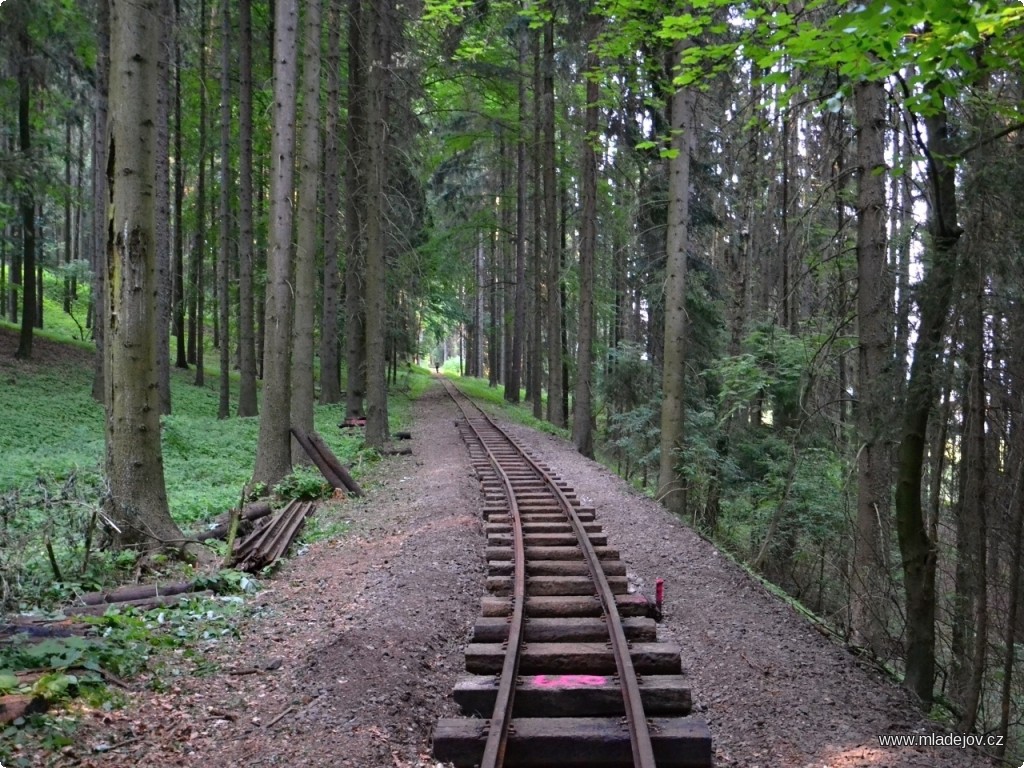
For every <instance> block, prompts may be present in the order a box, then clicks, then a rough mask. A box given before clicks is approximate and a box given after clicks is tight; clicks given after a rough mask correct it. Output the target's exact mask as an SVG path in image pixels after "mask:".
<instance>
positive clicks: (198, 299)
mask: <svg viewBox="0 0 1024 768" xmlns="http://www.w3.org/2000/svg"><path fill="white" fill-rule="evenodd" d="M206 14H207V5H206V0H200V3H199V81H200V82H201V83H202V84H203V85H202V87H201V88H200V89H199V167H198V174H197V175H198V178H197V179H196V207H195V211H196V230H195V239H194V240H193V248H192V258H191V264H190V266H189V273H190V274H189V277H190V282H191V284H192V295H191V301H190V306H189V313H190V315H191V317H190V318H189V330H190V333H189V359H190V360H191V361H192V362H193V363H195V366H196V376H195V385H196V386H197V387H201V386H203V385H204V384H205V383H206V367H205V365H204V361H203V357H204V353H205V343H206V342H205V335H206V285H205V282H206V281H205V279H204V277H205V272H206V258H205V256H206V123H207V120H206V109H207V102H206V48H207V39H208V37H207V34H206Z"/></svg>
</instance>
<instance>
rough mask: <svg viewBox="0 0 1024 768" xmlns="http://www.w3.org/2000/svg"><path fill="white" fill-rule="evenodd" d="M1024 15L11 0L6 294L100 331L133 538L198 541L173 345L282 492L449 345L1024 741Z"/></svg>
mask: <svg viewBox="0 0 1024 768" xmlns="http://www.w3.org/2000/svg"><path fill="white" fill-rule="evenodd" d="M1022 23H1024V4H1022V3H1019V2H1010V1H1009V0H1003V1H997V0H978V1H977V2H971V3H948V2H943V1H942V0H913V1H912V2H900V3H887V2H883V1H881V0H878V1H873V2H864V3H850V2H844V1H843V0H813V1H812V2H806V3H802V2H793V3H776V2H762V1H761V0H755V1H754V2H748V3H727V2H723V1H722V0H691V2H687V3H683V2H679V3H665V2H659V1H656V0H592V1H591V2H560V1H559V0H538V1H537V2H530V1H527V0H520V1H516V2H513V1H512V0H425V2H423V3H420V2H400V1H399V0H392V1H391V2H379V3H378V2H367V1H366V0H345V1H344V2H342V1H341V0H327V1H326V2H323V1H322V0H307V2H302V3H299V2H297V0H276V1H275V2H273V3H267V2H264V0H175V2H173V3H172V2H171V1H170V0H147V2H144V3H136V4H134V5H131V6H129V5H127V4H124V3H123V2H122V0H110V1H109V2H107V0H97V2H93V3H77V2H69V1H63V0H37V1H34V2H30V0H7V2H5V3H3V6H2V8H0V25H2V26H0V28H2V29H3V34H2V36H0V111H2V120H0V313H2V315H3V317H4V318H6V320H7V321H9V322H10V323H14V324H17V325H18V326H19V327H20V329H21V344H20V346H19V350H18V355H19V356H20V357H25V358H30V357H31V355H32V337H33V333H34V329H35V328H39V327H45V326H46V322H47V318H46V317H44V316H43V311H42V310H43V307H44V305H45V304H46V302H45V301H44V298H46V296H45V295H44V292H45V291H58V292H59V295H60V301H61V306H62V309H63V312H65V313H66V314H68V315H70V316H71V317H73V318H74V319H75V322H76V323H77V325H78V328H79V335H80V336H81V337H82V338H87V339H92V340H95V342H96V345H97V349H98V355H97V361H98V363H97V375H96V381H97V384H96V389H95V393H96V396H97V397H98V398H100V399H101V400H103V401H104V402H105V404H106V407H107V414H108V416H107V421H108V427H107V472H108V475H109V476H110V482H111V488H112V493H111V501H110V502H109V503H110V510H109V511H110V514H111V515H112V517H113V519H115V520H120V521H122V522H123V523H124V524H125V528H124V530H125V534H124V536H123V537H122V541H121V542H120V543H121V544H122V545H125V546H128V545H137V544H140V543H146V542H149V543H153V541H154V540H155V541H156V542H159V541H166V540H168V539H173V538H174V536H175V530H176V527H175V524H174V521H173V519H172V516H171V514H170V513H171V510H168V509H167V502H166V496H165V494H162V493H161V492H160V491H161V490H162V483H163V480H162V473H161V472H160V470H159V467H160V445H159V441H155V440H152V439H150V440H149V441H148V442H145V443H143V442H139V440H140V438H139V435H140V434H143V433H145V434H147V435H148V436H149V437H150V438H152V437H153V435H155V434H157V433H158V432H159V425H158V424H157V422H156V421H155V420H154V415H155V414H157V413H159V412H163V413H167V412H170V410H171V409H172V408H173V403H172V402H171V400H170V389H169V387H168V386H167V383H166V382H167V377H168V375H169V370H170V368H171V367H174V366H176V367H178V368H182V369H185V368H188V369H194V371H195V375H196V383H197V384H202V383H203V381H204V376H205V372H206V365H205V361H204V357H203V356H204V351H207V352H210V351H211V350H216V353H217V362H218V365H217V368H218V370H217V375H218V376H219V377H220V381H221V382H222V385H221V389H220V392H221V409H220V410H221V416H222V417H223V418H228V417H230V416H231V414H236V415H237V416H238V417H249V416H254V415H255V414H257V412H259V419H260V436H259V444H258V446H257V447H256V457H257V460H256V471H255V474H254V477H253V479H252V482H253V485H271V484H273V483H274V482H276V481H277V480H279V479H280V478H281V477H282V476H283V475H284V474H286V473H287V471H288V469H289V468H290V466H291V462H292V458H293V457H292V455H291V448H290V442H289V437H288V428H289V426H291V425H302V424H307V423H311V419H312V415H311V414H312V407H313V401H314V399H315V398H319V400H320V401H321V402H324V403H339V408H341V409H343V412H344V415H345V416H346V417H348V418H351V419H357V418H360V417H364V416H365V417H366V439H367V442H368V443H369V444H370V445H373V446H377V447H380V446H382V445H383V444H384V443H385V442H386V441H387V439H388V408H387V390H388V386H389V385H390V384H391V383H392V382H394V380H395V374H396V372H397V370H398V367H399V366H401V365H403V364H406V363H408V362H412V361H422V362H424V363H427V362H429V363H431V364H438V365H440V364H441V363H442V362H444V361H445V360H446V359H453V358H454V359H457V361H458V362H457V365H458V370H459V372H460V373H462V374H463V375H466V376H473V377H485V378H487V379H489V381H490V383H491V384H492V385H494V386H496V387H503V391H504V393H505V398H506V399H507V400H508V401H509V402H513V403H516V402H520V401H521V400H525V401H526V402H527V403H528V404H529V407H530V408H531V409H532V411H533V414H534V415H535V416H537V417H538V418H543V419H546V420H547V421H549V422H551V424H552V425H554V426H555V427H559V428H567V429H571V434H572V439H573V441H574V443H575V444H576V446H577V447H578V449H579V450H580V451H581V452H583V453H585V454H587V455H596V456H597V457H599V458H601V459H602V460H604V461H605V462H607V463H610V464H611V465H613V466H614V467H615V468H616V469H617V470H618V471H619V472H620V473H622V474H623V475H624V476H625V477H626V478H628V479H630V480H632V481H634V482H635V483H636V484H637V485H639V486H643V487H645V488H648V489H650V491H651V492H652V493H655V494H657V495H658V497H659V498H661V499H662V500H663V501H664V503H665V504H666V505H667V506H668V507H669V508H670V509H672V510H673V511H674V512H675V513H676V514H678V515H680V516H681V517H684V518H685V519H687V520H688V521H690V522H691V523H692V524H693V525H694V526H696V527H697V528H699V529H700V530H701V531H703V532H705V533H706V534H707V535H709V536H711V537H713V538H714V539H715V540H716V541H717V542H718V543H719V544H720V545H721V546H722V547H723V548H724V549H727V550H728V551H730V552H732V553H733V554H734V555H735V556H736V557H737V558H739V559H740V560H742V561H744V562H746V563H748V564H749V566H750V568H752V569H753V570H754V571H756V572H758V573H760V574H762V575H763V576H764V577H765V578H766V579H768V580H770V581H772V582H774V583H775V584H777V585H779V586H780V587H781V588H783V589H784V590H785V591H786V592H788V593H789V594H790V595H792V596H793V597H794V598H795V599H796V600H798V601H800V603H802V604H803V605H804V606H806V607H807V608H808V609H809V611H811V612H813V613H814V614H815V615H816V616H818V617H820V620H821V621H822V622H823V626H826V627H828V628H829V631H831V632H833V633H835V634H836V636H837V637H839V638H841V639H842V640H843V641H845V642H847V643H849V644H850V646H851V647H852V648H854V649H855V650H856V651H857V652H858V653H863V654H865V655H866V656H868V657H871V658H874V659H876V660H878V662H879V663H881V664H885V665H887V666H889V667H890V668H891V669H892V670H894V672H895V674H897V675H899V676H900V677H901V678H902V679H903V680H904V682H905V684H906V685H907V687H908V688H909V689H911V690H912V691H914V692H915V693H916V694H917V695H918V696H919V697H920V698H921V700H922V702H924V703H925V704H931V703H932V702H937V703H938V704H939V705H940V711H941V712H942V713H943V714H944V715H945V716H948V717H950V718H951V719H952V720H954V721H955V722H956V724H957V725H958V727H960V728H961V729H964V730H972V729H979V730H984V731H989V732H995V733H998V734H1000V735H1004V736H1008V737H1009V742H1008V743H1010V744H1011V745H1013V747H1012V748H1013V749H1016V750H1018V751H1020V746H1019V745H1020V740H1021V738H1022V736H1024V734H1022V733H1021V727H1020V726H1021V717H1022V713H1024V705H1022V701H1024V682H1022V680H1024V674H1022V671H1021V662H1020V661H1019V659H1018V654H1017V648H1018V643H1019V642H1020V639H1019V638H1020V636H1021V634H1022V632H1024V610H1022V605H1021V602H1022V597H1021V591H1022V590H1021V569H1022V565H1024V564H1022V562H1021V554H1022V535H1024V488H1022V485H1021V484H1022V479H1024V421H1022V408H1024V334H1022V333H1021V329H1022V328H1024V310H1022V303H1021V302H1022V293H1024V283H1022V275H1024V270H1022V269H1021V264H1022V263H1024V260H1022V253H1021V243H1022V242H1024V236H1022V235H1024V231H1022V221H1024V216H1022V214H1024V210H1022V202H1021V198H1020V195H1019V194H1017V190H1019V189H1020V188H1022V186H1024V161H1022V157H1024V153H1022V151H1021V149H1022V147H1024V144H1022V142H1024V133H1022V130H1021V129H1022V127H1024V121H1022V116H1024V115H1022V88H1024V83H1022V72H1021V68H1020V62H1021V60H1022V56H1024V44H1022V38H1021V26H1022ZM126 73H129V74H127V75H126ZM140 83H144V84H145V87H143V88H141V89H140V87H139V86H140ZM142 202H145V205H141V203H142ZM136 204H139V205H138V206H137V207H136ZM126 349H127V350H130V351H131V352H130V353H129V354H124V350H126ZM119 350H120V351H119ZM236 371H237V374H235V372H236ZM230 375H238V376H239V377H240V379H241V390H240V391H241V395H240V398H239V402H237V403H235V404H232V403H230V402H229V389H228V387H227V385H226V382H227V380H228V377H229V376H230ZM260 381H261V382H262V383H261V386H260V387H259V388H261V390H262V393H263V396H262V402H263V404H264V407H263V408H262V410H259V411H258V402H257V397H256V393H257V389H258V386H257V382H260ZM154 393H156V394H154ZM342 402H344V405H343V406H341V405H340V404H341V403H342ZM147 420H148V421H147ZM140 425H141V426H145V427H146V428H145V429H144V430H140V429H139V427H140ZM126 457H142V458H141V459H140V460H139V461H135V460H134V459H133V460H128V459H127V458H126ZM143 469H144V470H145V471H143ZM144 490H145V493H144V492H143V491H144Z"/></svg>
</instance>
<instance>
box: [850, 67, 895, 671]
mask: <svg viewBox="0 0 1024 768" xmlns="http://www.w3.org/2000/svg"><path fill="white" fill-rule="evenodd" d="M854 100H855V105H856V112H857V165H858V169H859V175H858V189H859V191H858V199H857V286H858V288H857V323H858V335H859V346H858V350H859V351H858V369H857V376H858V377H857V394H858V404H857V430H858V433H859V436H860V444H861V448H860V451H859V452H858V462H857V524H856V532H855V533H856V540H855V549H854V555H853V575H852V585H851V598H850V599H851V603H852V604H851V625H852V626H851V629H852V630H853V637H854V642H855V643H857V644H859V645H862V646H865V647H867V648H870V649H872V650H873V651H875V652H881V650H882V647H883V641H884V639H885V626H886V618H887V617H886V608H885V607H886V605H887V601H886V600H885V591H886V585H885V574H886V568H885V563H886V558H885V556H884V552H885V549H886V547H887V546H888V543H887V541H886V539H885V531H887V530H888V526H887V525H886V524H885V521H887V520H888V518H889V515H890V503H889V497H890V493H891V489H892V471H891V457H890V451H889V435H888V425H889V424H891V423H892V421H891V419H892V392H893V382H892V376H891V367H892V366H891V361H892V327H893V314H892V306H891V300H892V290H891V286H890V285H889V281H888V279H887V278H886V273H887V264H886V248H887V244H886V211H885V183H886V174H885V171H886V166H885V128H886V119H885V117H886V113H885V104H886V94H885V87H884V85H883V84H882V83H880V82H863V83H859V84H857V86H856V87H855V89H854Z"/></svg>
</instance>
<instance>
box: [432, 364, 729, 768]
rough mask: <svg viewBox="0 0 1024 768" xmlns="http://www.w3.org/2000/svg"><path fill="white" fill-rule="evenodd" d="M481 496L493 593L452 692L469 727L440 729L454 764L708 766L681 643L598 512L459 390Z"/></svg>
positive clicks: (442, 753) (457, 721) (458, 724)
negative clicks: (632, 582) (658, 618)
mask: <svg viewBox="0 0 1024 768" xmlns="http://www.w3.org/2000/svg"><path fill="white" fill-rule="evenodd" d="M444 385H445V388H446V389H447V390H448V394H449V395H450V396H451V397H452V399H453V400H454V401H455V403H456V404H457V405H458V407H459V409H460V411H461V414H462V416H461V418H460V419H459V421H458V422H457V425H458V428H459V431H460V433H461V435H462V437H463V439H464V441H465V442H466V445H467V447H468V448H469V452H470V457H471V460H472V463H473V467H474V469H475V471H476V473H477V475H478V477H479V479H480V483H481V486H482V490H483V494H484V502H483V507H482V514H483V517H484V521H485V530H486V533H487V538H488V546H487V560H488V572H489V575H488V579H487V587H488V595H487V596H485V597H484V598H483V599H482V601H481V611H480V612H481V615H480V618H479V620H478V621H477V622H476V625H475V626H474V628H473V636H472V641H471V643H470V644H469V646H468V647H467V649H466V671H467V672H468V673H470V675H469V676H468V677H466V678H464V679H463V680H461V681H460V682H459V683H458V684H457V685H456V688H455V692H454V698H455V700H456V702H457V703H458V704H459V706H460V708H461V709H462V712H463V714H464V715H465V717H461V718H443V719H441V720H439V721H438V723H437V726H436V727H435V729H434V738H433V745H434V746H433V749H434V758H435V759H437V760H441V761H444V762H450V763H452V764H454V765H455V766H457V768H463V767H465V768H471V767H473V766H480V768H501V766H508V768H518V767H519V766H534V767H537V768H544V767H546V766H552V767H553V766H595V767H596V766H607V767H614V768H618V767H620V766H634V767H635V768H683V767H686V768H704V767H705V766H710V765H711V736H710V733H709V732H708V729H707V725H706V724H705V723H704V721H703V720H702V719H701V718H697V717H691V716H690V709H691V696H690V690H689V688H688V687H687V686H686V684H685V681H684V680H683V678H682V675H681V666H680V656H679V648H678V646H676V645H674V644H672V643H665V642H658V640H657V625H656V622H655V620H654V619H653V618H651V613H652V608H653V606H651V605H650V603H649V602H648V600H647V599H646V598H645V597H644V596H643V595H640V594H631V593H630V592H629V589H628V582H627V578H626V567H625V564H624V563H623V562H622V561H621V560H620V559H619V553H618V551H617V550H616V549H614V548H613V547H611V546H609V545H608V542H607V540H606V536H605V534H604V533H603V532H602V529H601V526H600V524H599V523H598V522H597V521H596V519H595V511H594V509H593V508H591V507H586V506H582V505H581V504H580V501H579V497H578V496H577V495H576V493H575V492H574V491H573V489H571V488H570V487H569V486H568V485H567V484H566V483H564V482H562V481H561V480H560V479H559V478H558V477H557V476H556V475H555V474H554V473H553V472H552V471H551V470H550V469H549V468H548V467H546V466H545V465H543V464H542V463H540V462H537V461H535V460H534V459H532V458H531V457H530V456H529V455H528V453H527V452H526V451H524V450H523V449H522V448H521V447H520V446H519V445H517V444H516V443H515V441H514V440H512V438H511V437H509V436H508V435H507V434H506V433H505V432H504V431H502V430H501V429H500V428H499V427H498V426H497V425H496V424H494V422H492V421H491V420H490V419H489V418H488V417H487V416H486V414H484V413H483V412H482V411H480V410H479V409H478V408H477V407H476V406H475V405H473V404H472V402H471V401H470V400H469V399H468V398H466V397H465V396H464V395H462V394H461V393H459V392H458V390H456V389H455V388H454V386H453V385H452V384H450V383H449V382H448V381H444Z"/></svg>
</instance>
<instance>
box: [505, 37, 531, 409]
mask: <svg viewBox="0 0 1024 768" xmlns="http://www.w3.org/2000/svg"><path fill="white" fill-rule="evenodd" d="M521 24H522V28H521V29H520V30H519V31H518V34H517V37H518V61H517V63H518V68H517V73H518V84H519V85H518V87H519V137H518V138H517V140H516V230H515V231H516V245H515V310H514V315H513V321H512V350H511V358H510V360H509V372H508V381H507V382H506V384H505V400H506V401H508V402H510V403H518V402H519V398H520V393H519V389H520V387H521V386H522V380H523V377H522V372H523V338H524V336H525V335H526V113H527V109H526V79H525V78H526V73H525V69H526V48H527V39H526V38H527V34H528V32H527V29H526V25H525V23H522V22H521Z"/></svg>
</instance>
